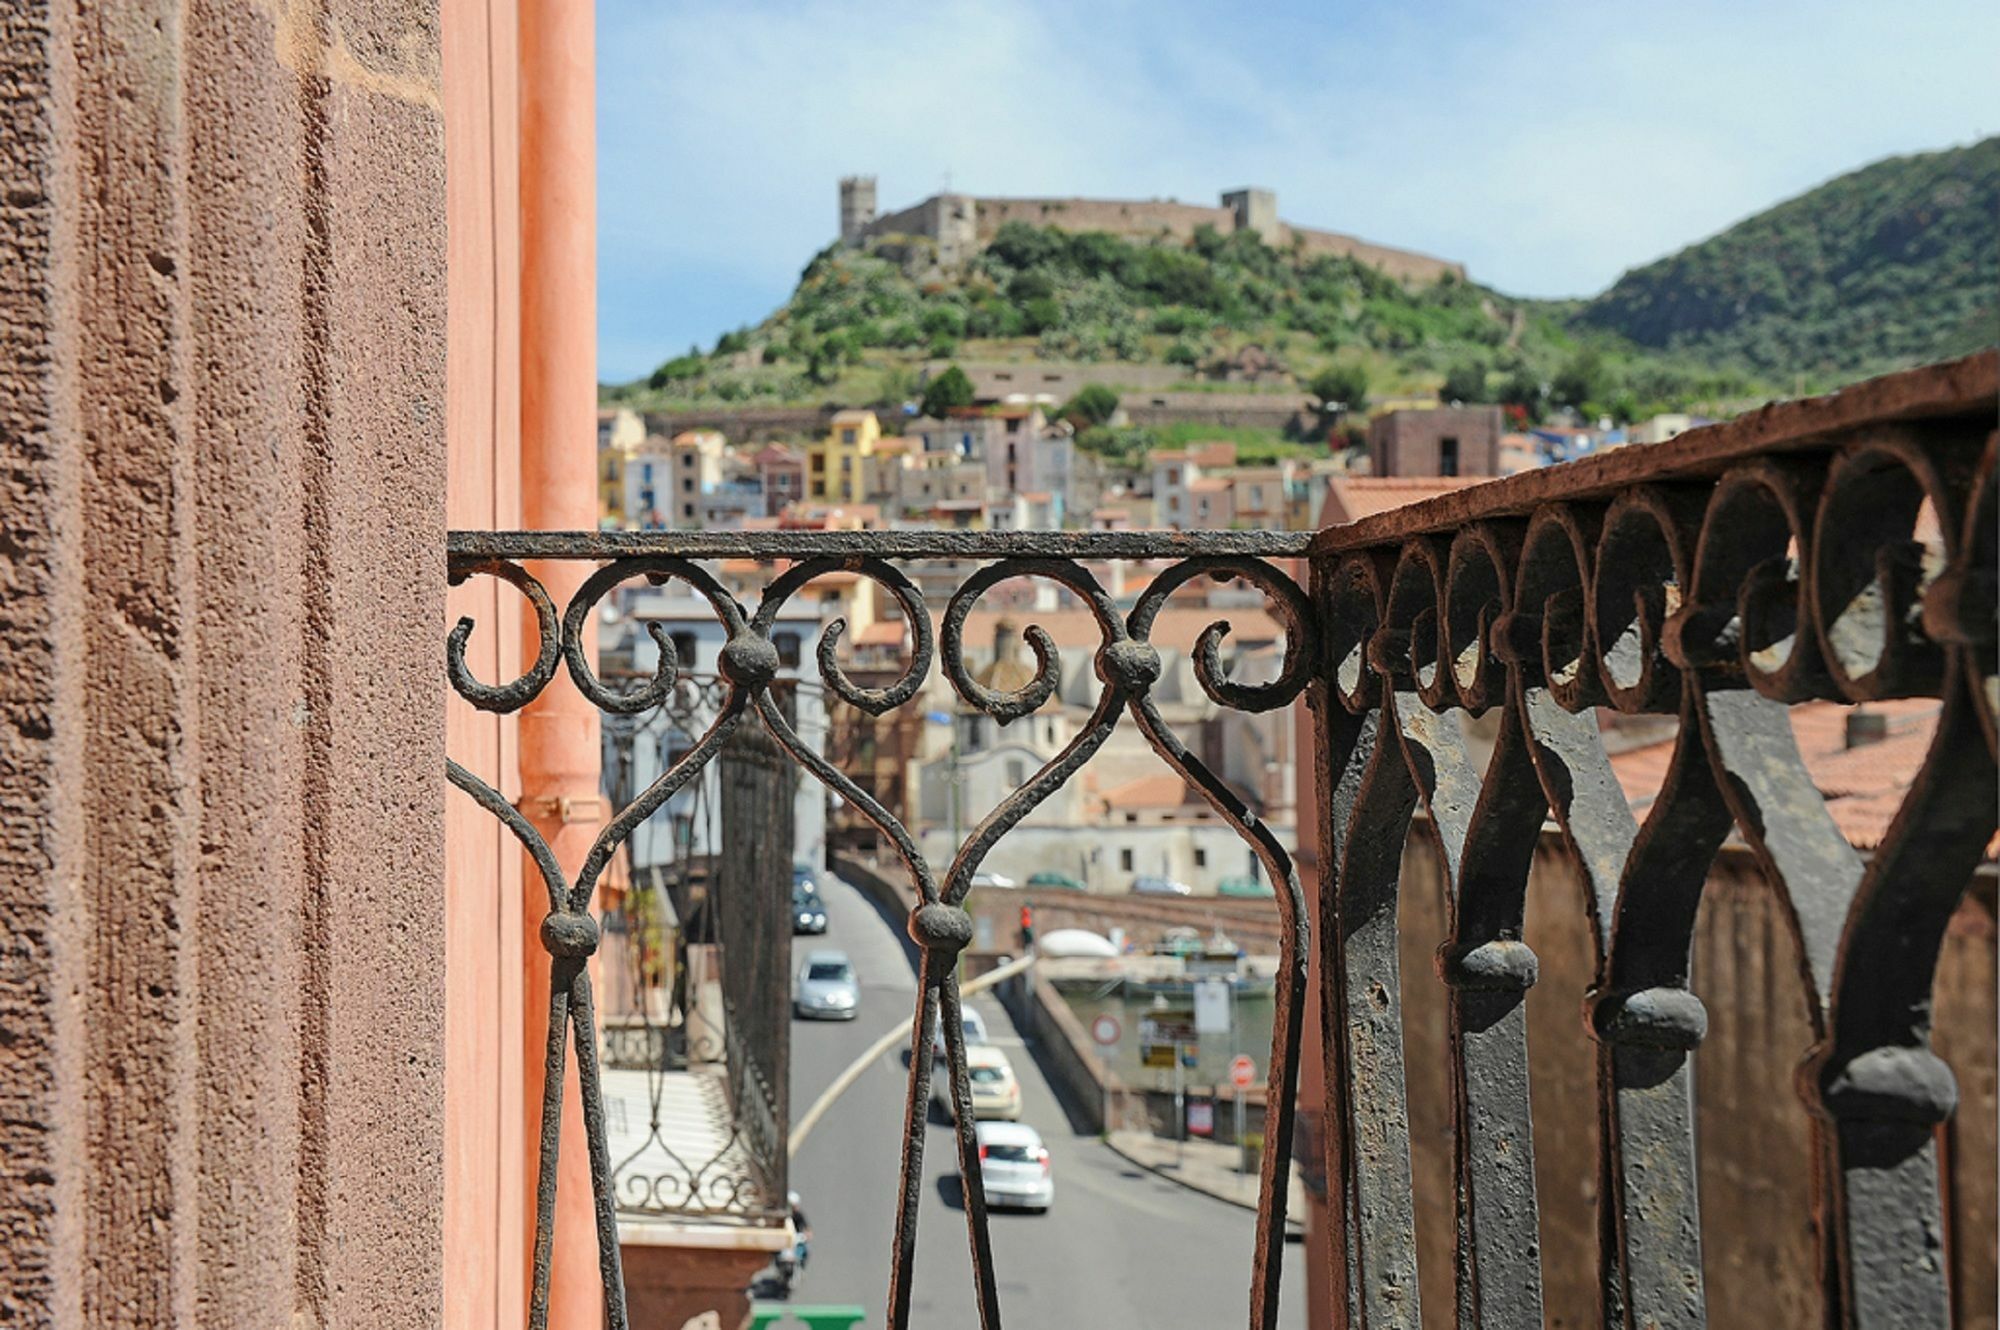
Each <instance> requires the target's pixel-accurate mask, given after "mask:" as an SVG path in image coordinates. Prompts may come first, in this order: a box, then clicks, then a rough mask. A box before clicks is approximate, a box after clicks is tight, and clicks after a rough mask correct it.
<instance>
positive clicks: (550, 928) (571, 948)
mask: <svg viewBox="0 0 2000 1330" xmlns="http://www.w3.org/2000/svg"><path fill="white" fill-rule="evenodd" d="M542 946H543V948H544V949H546V950H547V951H548V953H549V955H551V956H562V957H566V958H574V959H582V958H583V957H586V956H591V955H594V954H595V953H596V951H597V921H596V920H595V919H592V918H591V917H590V916H589V915H587V914H551V915H547V916H545V917H544V918H543V919H542Z"/></svg>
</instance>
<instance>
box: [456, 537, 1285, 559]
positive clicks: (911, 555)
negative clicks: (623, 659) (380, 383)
mask: <svg viewBox="0 0 2000 1330" xmlns="http://www.w3.org/2000/svg"><path fill="white" fill-rule="evenodd" d="M1312 539H1313V537H1312V533H1311V532H1310V531H454V532H452V533H451V536H450V542H449V544H448V546H447V551H448V553H450V554H451V555H452V556H453V557H455V558H483V559H623V558H633V557H642V556H647V555H666V556H671V557H676V558H682V559H735V558H750V559H817V558H824V557H827V556H830V555H831V556H839V555H867V556H870V557H873V558H878V559H977V560H992V559H1012V558H1028V559H1183V558H1187V557H1188V556H1190V555H1197V554H1232V555H1244V556H1249V557H1255V558H1267V559H1273V558H1289V557H1295V556H1298V555H1302V554H1304V553H1305V552H1306V550H1307V548H1308V547H1309V546H1310V545H1311V544H1312Z"/></svg>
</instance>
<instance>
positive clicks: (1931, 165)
mask: <svg viewBox="0 0 2000 1330" xmlns="http://www.w3.org/2000/svg"><path fill="white" fill-rule="evenodd" d="M1996 218H2000V139H1989V140H1987V141H1985V142H1982V143H1980V144H1977V145H1975V146H1973V147H1970V148H1962V149H1954V150H1950V151H1946V152H1938V153H1928V154H1924V155H1921V156H1916V157H1903V158H1892V159H1889V160H1887V161H1882V162H1878V163H1876V164H1875V165H1873V166H1869V167H1866V168H1864V169H1862V170H1860V171H1856V172H1854V173H1853V174H1851V175H1847V176H1843V177H1841V178H1840V179H1838V180H1835V181H1832V182H1830V183H1828V184H1826V185H1823V186H1821V187H1819V188H1818V189H1815V190H1813V191H1811V192H1810V193H1807V194H1804V195H1801V196H1800V197H1798V198H1796V199H1793V200H1791V201H1790V202H1787V203H1784V204H1780V205H1779V206H1777V207H1775V208H1772V209H1770V210H1769V211H1767V212H1764V213H1761V214H1759V215H1757V216H1756V217H1752V218H1750V219H1749V220H1747V221H1744V222H1742V223H1739V224H1738V225H1736V226H1734V227H1732V228H1730V229H1729V230H1728V231H1725V232H1723V233H1722V234H1721V235H1718V236H1716V237H1714V238H1713V239H1710V240H1707V241H1704V242H1702V243H1701V244H1699V245H1696V246H1693V247H1691V248H1689V249H1686V250H1683V251H1681V252H1680V253H1678V254H1675V255H1673V256H1672V257H1670V258H1666V259H1662V260H1660V261H1659V262H1657V263H1653V264H1650V265H1648V266H1646V267H1644V268H1640V269H1637V270H1635V271H1633V272H1630V273H1627V274H1626V275H1625V276H1624V277H1623V278H1621V279H1620V280H1619V281H1618V283H1617V284H1616V285H1614V286H1613V287H1612V288H1611V289H1610V290H1608V291H1606V292H1605V293H1604V294H1602V295H1600V296H1598V297H1596V298H1595V299H1593V300H1589V301H1540V300H1523V299H1519V298H1516V297H1511V296H1507V295H1505V294H1503V293H1501V292H1498V291H1494V290H1491V289H1489V288H1486V287H1482V286H1479V285H1477V284H1475V283H1472V282H1466V281H1458V280H1452V279H1447V280H1445V281H1441V282H1438V283H1436V284H1434V285H1430V286H1425V287H1406V286H1404V285H1402V284H1401V283H1399V282H1397V281H1395V280H1393V279H1391V278H1390V277H1388V276H1386V275H1385V274H1383V273H1382V272H1380V271H1379V270H1377V269H1375V268H1371V267H1369V266H1367V265H1366V264H1363V263H1359V262H1356V261H1355V260H1352V259H1348V258H1344V257H1330V256H1319V257H1308V256H1306V255H1304V254H1302V253H1299V252H1296V251H1294V250H1290V249H1278V248H1273V247H1271V246H1269V245H1266V244H1264V243H1263V242H1262V241H1261V240H1260V239H1259V238H1258V237H1257V236H1256V235H1254V234H1252V233H1249V232H1237V233H1234V234H1230V235H1226V236H1225V235H1221V234H1219V233H1217V232H1215V231H1213V230H1209V229H1207V228H1203V229H1202V230H1200V231H1198V232H1197V233H1196V234H1195V235H1194V237H1193V238H1192V240H1190V241H1189V242H1187V243H1185V244H1183V243H1180V242H1176V241H1171V240H1161V241H1156V242H1146V241H1136V242H1135V241H1131V240H1126V239H1123V238H1120V237H1117V236H1113V235H1107V234H1104V233H1101V232H1081V233H1069V232H1065V231H1062V230H1059V229H1055V228H1049V227H1035V226H1030V225H1027V224H1025V223H1021V222H1010V223H1008V224H1006V225H1005V226H1003V227H1002V228H1001V229H1000V231H999V232H998V234H997V235H996V236H995V237H994V239H993V242H992V243H991V244H990V245H989V246H988V247H987V248H986V249H985V250H984V251H983V252H981V253H980V254H979V255H978V256H976V257H975V258H974V259H972V260H971V261H970V262H969V263H968V264H967V265H966V266H965V267H964V268H963V270H961V271H956V272H951V273H940V272H938V271H937V270H936V269H934V268H932V267H930V266H929V265H928V262H927V261H926V260H925V259H924V258H923V256H922V254H921V253H919V254H917V255H916V256H915V257H914V258H912V256H911V252H910V250H909V248H908V247H899V246H896V245H894V244H876V243H875V242H871V243H870V246H869V247H868V248H863V249H853V248H846V247H842V246H839V245H833V246H829V247H828V248H826V249H825V250H822V251H821V252H820V253H819V254H818V255H816V256H814V258H813V260H812V261H811V262H810V263H809V264H807V266H806V268H805V271H804V272H803V273H802V274H801V275H800V278H799V282H798V286H797V288H796V289H795V290H794V291H793V293H792V295H791V298H790V299H789V300H787V301H786V303H785V304H784V306H783V307H781V308H780V309H778V310H777V311H775V312H774V313H772V314H771V315H770V316H769V317H768V318H766V319H765V320H764V321H763V322H761V323H759V324H757V325H755V326H754V327H746V328H742V329H739V330H737V331H735V332H732V333H728V334H725V335H724V336H723V337H722V338H720V339H719V340H718V342H717V343H716V345H715V347H714V348H713V349H712V350H709V351H706V352H704V351H702V350H700V349H699V348H691V349H690V350H689V351H688V353H687V354H685V355H682V356H677V357H675V358H674V359H672V360H669V361H667V362H666V363H664V364H662V365H661V366H660V367H659V368H658V369H657V370H655V371H654V372H653V374H651V375H650V376H649V377H648V378H646V379H643V380H639V381H637V382H635V383H631V384H624V385H619V386H614V387H607V388H606V389H605V390H604V394H603V395H604V397H605V399H606V400H607V401H609V402H619V403H624V404H629V405H632V406H635V407H639V408H641V409H658V410H673V409H676V408H682V407H689V406H711V405H715V404H718V403H741V404H744V405H751V404H758V403H763V404H779V403H788V404H805V403H824V402H838V403H841V404H845V405H891V404H900V403H902V402H905V401H909V400H911V399H912V398H914V397H915V396H916V395H917V379H918V374H919V371H920V369H921V366H922V364H923V362H925V361H927V360H939V359H952V358H956V359H962V360H967V361H975V360H976V361H1033V360H1037V359H1041V360H1062V361H1085V362H1095V363H1098V364H1101V365H1102V366H1103V373H1102V376H1101V381H1102V382H1103V383H1105V384H1108V385H1110V386H1112V387H1114V388H1117V387H1120V386H1121V385H1129V386H1133V387H1137V386H1140V385H1139V382H1138V379H1139V376H1136V375H1130V376H1129V377H1127V378H1121V376H1122V375H1129V368H1130V367H1133V366H1140V365H1144V366H1149V367H1154V370H1153V373H1152V375H1150V376H1147V383H1146V384H1145V386H1146V387H1148V388H1149V389H1150V390H1154V391H1157V390H1158V389H1159V387H1160V384H1159V380H1158V372H1157V367H1159V366H1171V367H1173V369H1174V370H1175V372H1176V373H1177V375H1178V381H1177V382H1175V383H1174V384H1173V388H1174V389H1176V390H1180V391H1230V392H1245V391H1271V392H1277V393H1285V394H1288V395H1289V396H1290V397H1291V398H1293V399H1297V398H1298V397H1299V396H1300V395H1302V394H1303V393H1315V395H1323V394H1320V393H1316V392H1315V389H1318V388H1324V387H1326V386H1327V385H1328V384H1329V383H1330V382H1336V381H1344V382H1345V383H1346V384H1347V385H1348V386H1349V388H1350V390H1351V388H1352V387H1353V386H1354V385H1355V384H1356V383H1357V381H1358V382H1360V383H1365V386H1366V395H1367V396H1369V397H1371V398H1373V399H1375V400H1378V401H1379V400H1381V399H1383V398H1385V397H1394V396H1401V395H1406V394H1430V393H1440V394H1442V395H1444V396H1446V397H1449V398H1456V399H1460V400H1465V401H1487V402H1499V403H1503V404H1508V405H1513V406H1517V407H1519V408H1520V411H1521V413H1522V414H1524V415H1526V416H1527V417H1529V418H1541V417H1544V416H1546V415H1547V414H1549V413H1550V412H1551V411H1555V410H1558V409H1560V408H1564V407H1574V408H1577V409H1578V410H1580V411H1582V412H1583V413H1584V414H1586V415H1589V416H1592V417H1595V416H1599V415H1610V416H1615V417H1618V418H1621V419H1635V418H1641V417H1643V416H1645V415H1648V414H1651V413H1653V412H1656V411H1664V410H1694V411H1699V412H1704V413H1707V414H1725V413H1728V412H1731V411H1734V410H1739V409H1742V408H1744V407H1747V406H1752V405H1755V404H1757V403H1759V402H1762V401H1765V400H1768V399H1769V398H1770V397H1772V396H1779V395H1789V394H1791V393H1793V392H1795V391H1799V390H1801V389H1803V390H1806V391H1816V390H1820V389H1824V388H1828V387H1831V386H1834V385H1836V384H1838V383H1840V382H1843V381H1845V380H1848V379H1851V378H1854V377H1856V376H1859V375H1862V374H1866V373H1874V372H1879V371H1883V370H1888V369H1894V368H1898V367H1903V366H1907V365H1912V364H1917V363H1921V362H1923V361H1927V360H1936V359H1943V358H1946V357H1949V356H1954V355H1960V354H1964V353H1966V352H1969V351H1972V350H1975V349H1977V348H1978V347H1980V346H1984V345H1988V344H1990V343H1991V342H1993V341H1994V340H1995V325H1996V313H2000V310H1997V309H1996V306H2000V297H1996V293H2000V222H1997V221H1996ZM1135 442H1136V443H1137V445H1138V446H1145V441H1144V440H1137V441H1135Z"/></svg>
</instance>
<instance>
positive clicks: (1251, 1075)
mask: <svg viewBox="0 0 2000 1330" xmlns="http://www.w3.org/2000/svg"><path fill="white" fill-rule="evenodd" d="M1256 1081H1257V1064H1256V1063H1254V1062H1252V1061H1251V1060H1250V1055H1249V1054H1248V1053H1238V1054H1237V1055H1236V1056H1235V1057H1233V1058H1231V1059H1230V1060H1229V1083H1230V1085H1232V1086H1233V1087H1235V1090H1236V1158H1237V1169H1238V1171H1239V1172H1240V1171H1241V1170H1242V1166H1243V1164H1242V1161H1243V1158H1244V1154H1243V1092H1244V1091H1245V1090H1247V1089H1249V1088H1250V1087H1251V1086H1252V1085H1254V1084H1255V1083H1256Z"/></svg>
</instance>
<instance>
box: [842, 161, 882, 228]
mask: <svg viewBox="0 0 2000 1330" xmlns="http://www.w3.org/2000/svg"><path fill="white" fill-rule="evenodd" d="M874 220H875V177H874V176H872V175H848V176H842V177H841V178H840V239H841V242H842V243H843V244H848V245H857V244H860V243H861V237H862V234H863V233H864V232H866V231H867V230H868V224H869V223H870V222H872V221H874Z"/></svg>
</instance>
